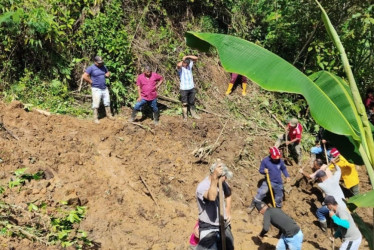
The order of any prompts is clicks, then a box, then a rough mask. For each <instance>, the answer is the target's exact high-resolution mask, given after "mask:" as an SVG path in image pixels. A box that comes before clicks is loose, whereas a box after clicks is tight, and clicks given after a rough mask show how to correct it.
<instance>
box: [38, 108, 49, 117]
mask: <svg viewBox="0 0 374 250" xmlns="http://www.w3.org/2000/svg"><path fill="white" fill-rule="evenodd" d="M34 110H35V111H36V112H38V113H40V114H42V115H45V116H50V115H51V113H50V112H48V111H45V110H41V109H34Z"/></svg>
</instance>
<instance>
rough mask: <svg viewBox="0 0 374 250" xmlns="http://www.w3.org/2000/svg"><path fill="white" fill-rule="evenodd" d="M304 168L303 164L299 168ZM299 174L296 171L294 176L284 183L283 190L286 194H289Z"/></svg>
mask: <svg viewBox="0 0 374 250" xmlns="http://www.w3.org/2000/svg"><path fill="white" fill-rule="evenodd" d="M304 168H305V165H304V166H303V167H302V168H301V171H302V170H304ZM299 174H300V172H299V171H298V172H297V174H296V176H295V177H294V178H293V179H292V180H291V181H290V182H288V183H286V185H285V187H284V191H285V192H286V193H287V194H290V193H291V191H292V189H293V186H294V185H295V183H296V180H297V178H298V177H299ZM291 183H292V184H291Z"/></svg>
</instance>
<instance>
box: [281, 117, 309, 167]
mask: <svg viewBox="0 0 374 250" xmlns="http://www.w3.org/2000/svg"><path fill="white" fill-rule="evenodd" d="M302 132H303V127H302V126H301V124H300V123H299V121H298V120H297V118H295V117H294V118H292V119H291V120H290V122H289V123H288V125H287V127H286V133H287V134H283V135H279V136H278V140H277V141H276V143H275V147H277V148H279V146H280V145H281V144H282V143H283V142H284V141H285V140H286V136H287V142H286V146H287V147H289V149H290V151H291V152H292V154H293V155H295V156H296V157H295V161H296V163H297V164H300V162H301V134H302Z"/></svg>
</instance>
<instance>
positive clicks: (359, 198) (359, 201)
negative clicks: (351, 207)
mask: <svg viewBox="0 0 374 250" xmlns="http://www.w3.org/2000/svg"><path fill="white" fill-rule="evenodd" d="M348 203H353V204H355V205H356V206H357V207H374V190H371V191H369V192H367V193H364V194H358V195H355V196H353V197H351V198H349V200H348Z"/></svg>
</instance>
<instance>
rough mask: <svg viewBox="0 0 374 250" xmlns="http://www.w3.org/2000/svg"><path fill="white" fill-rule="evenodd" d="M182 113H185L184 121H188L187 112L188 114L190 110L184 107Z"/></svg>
mask: <svg viewBox="0 0 374 250" xmlns="http://www.w3.org/2000/svg"><path fill="white" fill-rule="evenodd" d="M182 112H183V121H187V116H188V114H187V112H188V109H187V107H182Z"/></svg>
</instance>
